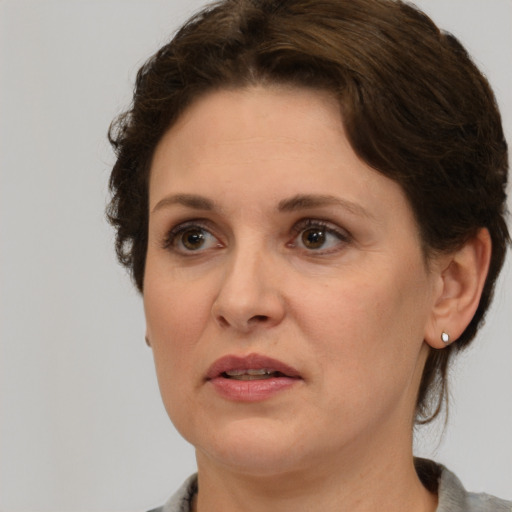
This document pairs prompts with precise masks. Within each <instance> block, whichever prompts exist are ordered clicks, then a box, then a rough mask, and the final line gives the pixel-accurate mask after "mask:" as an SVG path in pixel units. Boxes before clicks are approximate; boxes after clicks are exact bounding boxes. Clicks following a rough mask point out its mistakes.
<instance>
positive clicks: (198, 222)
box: [162, 218, 220, 253]
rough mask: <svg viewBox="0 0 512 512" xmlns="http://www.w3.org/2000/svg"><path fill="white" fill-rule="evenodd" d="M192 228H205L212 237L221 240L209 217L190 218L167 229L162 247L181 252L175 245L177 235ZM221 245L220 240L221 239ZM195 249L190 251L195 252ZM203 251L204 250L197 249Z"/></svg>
mask: <svg viewBox="0 0 512 512" xmlns="http://www.w3.org/2000/svg"><path fill="white" fill-rule="evenodd" d="M191 228H198V229H201V230H204V231H206V232H208V233H209V234H210V235H211V236H212V237H214V238H215V239H216V240H219V237H218V236H217V235H216V234H215V233H214V232H213V231H214V230H213V229H212V226H211V223H210V221H209V220H208V219H203V218H200V219H189V220H186V221H183V222H178V223H177V224H176V225H175V226H174V227H173V228H171V229H170V230H168V231H166V233H165V235H164V238H163V240H162V248H163V249H166V250H172V249H174V250H175V252H178V253H181V252H182V251H180V250H179V249H176V248H175V247H174V243H175V241H176V239H177V237H178V236H179V235H180V233H183V232H184V231H186V230H188V229H191ZM219 245H220V241H219ZM193 252H194V251H190V253H193ZM197 252H198V253H199V252H202V251H197Z"/></svg>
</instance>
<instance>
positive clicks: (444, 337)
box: [441, 331, 450, 345]
mask: <svg viewBox="0 0 512 512" xmlns="http://www.w3.org/2000/svg"><path fill="white" fill-rule="evenodd" d="M441 339H442V340H443V343H446V345H448V343H450V335H449V334H448V333H447V332H444V331H443V332H442V333H441Z"/></svg>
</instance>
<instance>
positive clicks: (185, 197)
mask: <svg viewBox="0 0 512 512" xmlns="http://www.w3.org/2000/svg"><path fill="white" fill-rule="evenodd" d="M175 204H179V205H182V206H187V207H188V208H192V209H194V210H207V211H210V210H214V209H215V205H214V202H213V201H211V200H210V199H208V198H206V197H203V196H199V195H196V194H175V195H172V196H168V197H164V198H163V199H162V200H161V201H158V203H157V204H156V205H155V207H154V208H153V210H152V212H153V213H154V212H156V211H158V210H161V209H162V208H166V207H168V206H172V205H175Z"/></svg>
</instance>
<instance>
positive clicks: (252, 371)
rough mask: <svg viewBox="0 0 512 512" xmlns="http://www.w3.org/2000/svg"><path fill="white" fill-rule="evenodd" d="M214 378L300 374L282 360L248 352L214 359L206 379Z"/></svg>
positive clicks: (290, 375)
mask: <svg viewBox="0 0 512 512" xmlns="http://www.w3.org/2000/svg"><path fill="white" fill-rule="evenodd" d="M216 378H224V379H233V380H242V381H251V380H265V379H272V378H292V379H300V378H301V376H300V374H299V372H298V371H297V370H296V369H295V368H293V367H291V366H289V365H287V364H285V363H283V362H282V361H278V360H277V359H272V358H270V357H266V356H262V355H259V354H249V355H248V356H245V357H239V356H225V357H222V358H220V359H218V360H217V361H215V363H213V364H212V365H211V366H210V368H209V370H208V372H207V374H206V379H207V380H212V379H216Z"/></svg>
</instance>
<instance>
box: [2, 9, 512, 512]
mask: <svg viewBox="0 0 512 512" xmlns="http://www.w3.org/2000/svg"><path fill="white" fill-rule="evenodd" d="M202 3H203V2H201V1H199V0H195V1H190V0H167V1H160V0H101V1H100V0H96V1H94V0H89V1H82V0H32V1H29V0H3V1H2V0H0V173H1V174H0V176H1V178H0V180H1V181H0V222H1V226H0V227H1V253H0V285H1V288H0V294H1V295H0V301H1V302H0V315H1V316H0V329H1V333H0V334H1V345H0V349H1V352H0V436H1V437H0V510H1V511H3V512H20V511H34V512H43V511H53V512H79V511H80V512H85V511H89V512H99V511H114V512H121V511H127V512H131V511H142V510H147V509H148V508H150V507H152V506H156V505H158V504H161V503H162V502H163V501H164V500H165V499H166V498H167V497H168V495H170V494H171V493H172V492H173V491H174V490H175V488H176V487H177V486H178V485H179V484H180V483H181V482H182V480H184V478H185V477H187V476H188V475H189V474H190V473H191V472H193V471H194V468H195V461H194V454H193V450H192V448H191V447H190V446H188V445H187V444H186V443H185V442H184V441H183V440H182V439H181V438H180V437H179V436H178V434H177V433H176V432H175V430H174V429H173V427H172V425H171V423H170V421H169V420H168V418H167V416H166V414H165V411H164V408H163V406H162V405H161V401H160V397H159V393H158V388H157V383H156V379H155V376H154V371H153V362H152V357H151V352H150V350H149V349H148V348H147V347H146V345H145V343H144V318H143V314H142V307H141V300H140V297H139V296H138V295H137V293H136V292H135V291H134V290H133V288H132V286H131V284H130V282H129V279H128V277H127V275H126V273H125V271H124V270H123V269H121V267H119V266H118V265H117V263H116V261H115V258H114V253H113V249H112V245H113V233H112V231H111V229H110V228H109V227H108V226H107V224H106V222H105V220H104V213H103V212H104V207H105V204H106V201H107V180H108V176H109V170H110V167H111V165H112V163H113V155H112V153H111V151H110V148H109V146H108V143H107V141H106V132H107V128H108V125H109V123H110V121H111V119H112V118H113V117H114V116H115V115H116V114H117V113H119V112H120V111H121V110H122V109H123V108H124V107H126V106H127V104H128V103H129V101H130V95H131V90H132V84H133V80H134V76H135V73H136V71H137V69H138V68H139V67H140V65H141V64H142V63H143V61H144V60H145V59H146V58H147V57H148V56H149V55H150V54H152V53H153V52H154V51H155V50H156V49H157V48H158V47H159V46H160V45H161V44H163V43H164V42H166V41H167V40H168V39H169V37H170V36H171V34H172V33H173V31H174V30H175V29H176V28H177V26H178V25H179V24H180V23H182V22H183V21H184V20H185V19H186V18H187V17H188V16H189V15H190V14H191V13H192V12H194V11H195V10H196V9H197V8H198V6H199V5H200V4H202ZM417 3H418V4H419V5H420V6H422V7H423V8H424V9H425V10H426V12H427V13H429V14H430V15H431V16H432V17H433V18H434V20H436V21H437V23H438V24H439V25H440V26H441V27H443V28H446V29H448V30H450V31H451V32H453V33H454V34H455V35H457V36H458V37H459V38H460V39H461V40H462V41H463V43H464V44H465V45H466V46H467V48H468V49H469V50H470V53H471V54H472V55H473V56H474V58H475V60H476V61H477V63H478V64H479V65H480V66H481V68H482V69H483V70H484V72H485V73H486V74H487V75H488V77H489V79H490V81H491V83H492V84H493V86H494V89H495V92H496V95H497V98H498V102H499V104H500V106H501V109H502V113H503V117H504V123H505V128H506V132H507V134H508V139H509V140H511V139H512V137H511V135H512V50H511V49H512V1H511V0H485V1H484V0H423V1H420V2H417ZM412 71H413V70H412ZM511 284H512V269H511V260H510V257H509V258H508V260H507V265H506V268H505V270H504V272H503V274H502V276H501V280H500V286H499V287H498V290H497V293H496V299H495V303H494V306H493V309H492V311H491V312H490V314H489V316H488V320H487V324H486V326H485V328H484V329H483V330H482V331H481V333H480V335H479V336H478V339H477V341H476V342H475V344H474V348H473V349H472V350H470V351H469V352H468V353H467V354H466V355H465V356H463V357H462V358H461V359H460V361H459V363H458V364H457V365H456V367H455V368H454V370H453V372H452V374H453V375H452V376H453V385H452V388H451V390H452V392H451V396H452V407H451V413H450V418H449V422H448V426H447V428H446V430H445V433H444V436H443V437H441V434H442V425H434V427H431V428H429V429H420V430H419V431H418V440H417V443H416V444H417V448H416V450H417V453H418V454H420V455H426V456H430V457H435V458H436V459H437V460H439V461H441V462H443V463H445V464H446V465H448V466H449V467H450V468H451V469H453V470H454V471H455V472H456V473H457V474H458V475H459V476H460V478H461V479H462V481H463V482H464V484H465V485H466V486H467V487H468V488H471V489H472V490H476V491H481V490H486V491H487V492H489V493H493V494H497V495H500V496H501V497H504V498H508V499H512V442H511V432H512V399H511V396H512V343H511V339H512V320H511V316H512V286H511Z"/></svg>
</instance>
